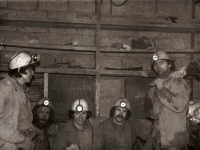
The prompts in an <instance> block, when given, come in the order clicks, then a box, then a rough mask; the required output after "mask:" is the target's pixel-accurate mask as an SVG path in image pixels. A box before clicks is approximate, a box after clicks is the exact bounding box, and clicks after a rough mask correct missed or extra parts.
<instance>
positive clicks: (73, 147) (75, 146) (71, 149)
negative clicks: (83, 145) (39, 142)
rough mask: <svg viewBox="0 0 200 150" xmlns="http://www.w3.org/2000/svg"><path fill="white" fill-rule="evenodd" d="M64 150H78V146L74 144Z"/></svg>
mask: <svg viewBox="0 0 200 150" xmlns="http://www.w3.org/2000/svg"><path fill="white" fill-rule="evenodd" d="M64 150H79V149H78V145H77V144H76V143H75V144H72V145H71V146H69V147H66V148H65V149H64Z"/></svg>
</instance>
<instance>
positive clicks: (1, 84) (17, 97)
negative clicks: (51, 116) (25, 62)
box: [0, 75, 33, 150]
mask: <svg viewBox="0 0 200 150" xmlns="http://www.w3.org/2000/svg"><path fill="white" fill-rule="evenodd" d="M24 113H25V114H24ZM32 119H33V117H32V112H31V107H30V101H29V97H28V93H27V92H26V91H25V90H24V88H23V87H22V86H20V85H19V84H18V83H17V81H16V80H15V79H13V78H11V77H10V76H8V75H6V76H5V78H4V79H2V80H1V81H0V149H1V150H17V147H23V148H30V149H32V148H33V143H32V142H31V140H30V139H29V138H26V140H25V141H24V142H23V143H22V144H19V145H15V142H16V141H17V140H18V139H19V138H21V139H22V138H23V136H24V135H23V134H22V133H21V131H22V130H25V129H28V128H31V127H32V123H31V122H32ZM19 120H21V122H20V123H19Z"/></svg>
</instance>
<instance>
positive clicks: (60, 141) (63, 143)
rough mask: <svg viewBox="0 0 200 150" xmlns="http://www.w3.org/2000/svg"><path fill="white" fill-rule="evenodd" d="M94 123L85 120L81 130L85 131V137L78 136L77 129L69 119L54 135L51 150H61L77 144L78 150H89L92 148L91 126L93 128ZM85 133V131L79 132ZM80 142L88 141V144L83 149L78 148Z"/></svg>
mask: <svg viewBox="0 0 200 150" xmlns="http://www.w3.org/2000/svg"><path fill="white" fill-rule="evenodd" d="M95 124H96V121H94V120H91V119H89V120H86V121H85V125H84V128H83V130H87V131H86V132H87V133H88V136H87V137H82V138H84V139H82V138H81V137H79V136H78V131H77V130H79V129H77V128H76V126H75V125H74V120H73V119H71V120H70V121H69V122H68V123H67V124H66V125H65V126H64V127H63V128H62V129H61V130H60V131H59V132H58V133H57V134H56V135H55V141H54V148H53V150H63V148H66V147H69V146H71V145H72V144H77V145H78V149H79V150H91V148H92V136H93V126H95ZM81 132H85V131H81ZM81 141H90V144H89V145H87V146H86V147H84V148H80V146H81Z"/></svg>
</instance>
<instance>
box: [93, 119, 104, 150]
mask: <svg viewBox="0 0 200 150" xmlns="http://www.w3.org/2000/svg"><path fill="white" fill-rule="evenodd" d="M102 131H103V126H102V124H101V123H100V124H99V125H98V127H97V128H96V129H95V130H94V136H93V142H92V150H103V148H104V138H103V132H102Z"/></svg>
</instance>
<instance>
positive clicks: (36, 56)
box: [31, 54, 40, 62]
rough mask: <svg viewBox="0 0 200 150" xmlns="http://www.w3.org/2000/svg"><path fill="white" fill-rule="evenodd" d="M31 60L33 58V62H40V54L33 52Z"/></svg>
mask: <svg viewBox="0 0 200 150" xmlns="http://www.w3.org/2000/svg"><path fill="white" fill-rule="evenodd" d="M31 58H32V59H31V60H32V62H38V61H39V60H40V56H39V55H38V54H33V55H32V56H31Z"/></svg>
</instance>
